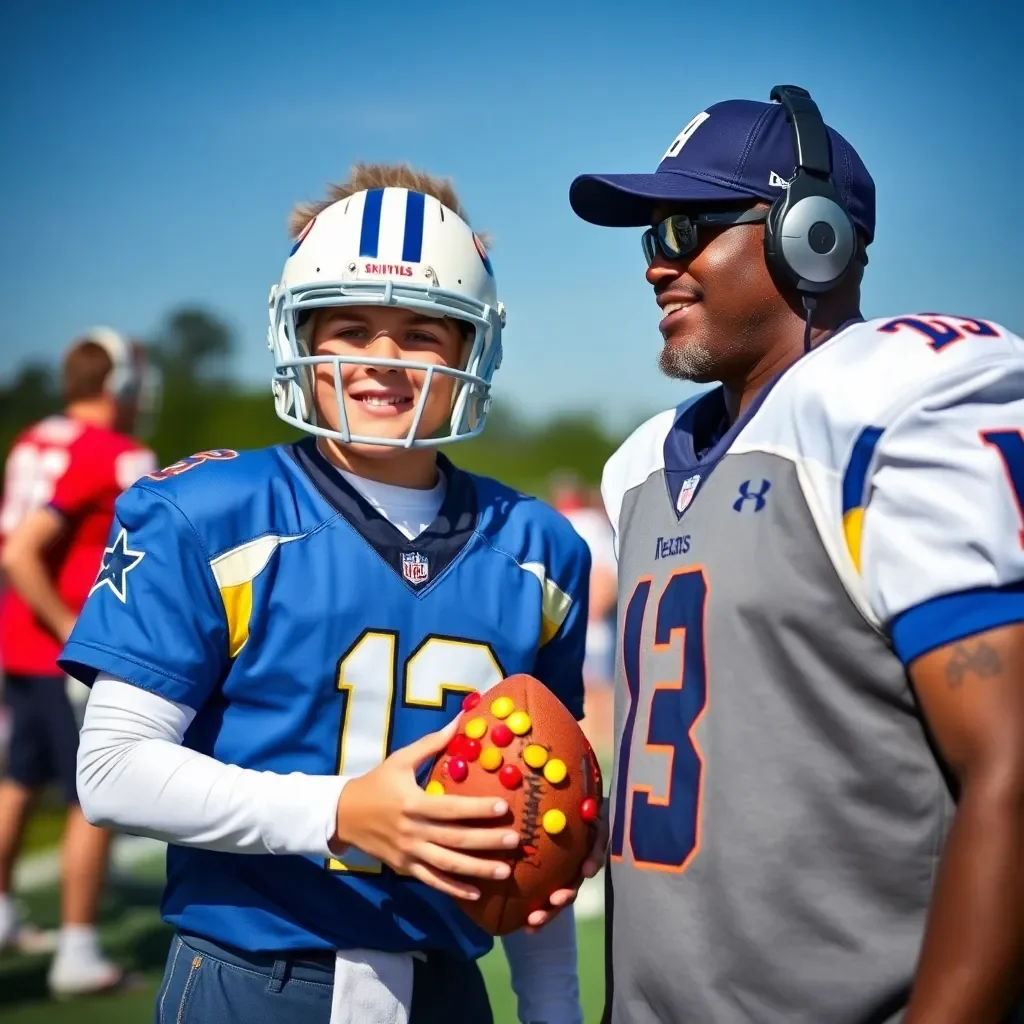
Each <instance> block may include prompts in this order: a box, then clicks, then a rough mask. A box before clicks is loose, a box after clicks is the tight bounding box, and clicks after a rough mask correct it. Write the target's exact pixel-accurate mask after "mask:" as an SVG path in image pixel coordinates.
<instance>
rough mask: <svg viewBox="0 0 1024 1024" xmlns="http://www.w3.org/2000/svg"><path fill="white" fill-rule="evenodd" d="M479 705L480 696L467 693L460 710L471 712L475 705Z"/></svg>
mask: <svg viewBox="0 0 1024 1024" xmlns="http://www.w3.org/2000/svg"><path fill="white" fill-rule="evenodd" d="M479 703H480V694H479V693H467V694H466V696H465V699H464V700H463V701H462V710H463V711H472V710H473V708H475V707H476V706H477V704H479Z"/></svg>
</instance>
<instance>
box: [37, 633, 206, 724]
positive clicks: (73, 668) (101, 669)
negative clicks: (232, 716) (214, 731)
mask: <svg viewBox="0 0 1024 1024" xmlns="http://www.w3.org/2000/svg"><path fill="white" fill-rule="evenodd" d="M57 665H58V667H59V668H60V669H61V671H63V672H66V673H67V674H68V675H69V676H73V677H74V678H75V679H78V680H79V681H80V682H83V683H85V685H86V686H92V684H93V683H95V682H96V677H97V676H99V675H101V674H102V675H108V676H113V677H114V678H115V679H120V680H123V681H124V682H126V683H131V684H132V685H133V686H138V687H140V688H141V689H143V690H148V691H149V692H150V693H155V694H156V695H157V696H158V697H163V698H165V699H166V700H172V701H174V702H175V703H176V704H184V705H185V706H186V707H190V708H192V709H193V710H194V711H198V710H199V708H198V707H197V706H196V705H197V703H198V704H201V703H202V701H198V702H197V700H196V687H195V685H194V684H193V683H191V682H189V680H187V679H181V678H179V677H178V676H174V675H170V674H168V673H167V672H166V671H163V670H161V669H158V668H155V667H154V666H152V665H147V664H146V663H145V662H142V661H138V660H136V659H135V658H126V657H125V656H124V655H122V654H119V653H118V652H117V651H112V650H110V649H109V648H107V647H102V646H100V645H99V644H88V643H82V642H80V641H77V640H71V641H69V642H68V644H67V646H65V648H64V650H63V651H62V652H61V655H60V657H59V658H58V659H57Z"/></svg>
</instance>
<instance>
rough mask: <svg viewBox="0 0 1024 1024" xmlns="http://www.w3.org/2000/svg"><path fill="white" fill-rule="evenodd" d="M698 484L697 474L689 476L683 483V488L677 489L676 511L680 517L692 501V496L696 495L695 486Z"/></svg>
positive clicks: (698, 477) (698, 475) (698, 476)
mask: <svg viewBox="0 0 1024 1024" xmlns="http://www.w3.org/2000/svg"><path fill="white" fill-rule="evenodd" d="M699 483H700V474H699V473H696V474H694V475H693V476H689V477H687V478H686V479H685V480H684V481H683V486H682V487H680V488H679V498H678V499H677V500H676V511H677V512H678V513H679V514H680V515H682V514H683V513H684V512H685V511H686V509H687V506H688V505H689V504H690V502H691V501H693V496H694V494H696V493H697V485H698V484H699Z"/></svg>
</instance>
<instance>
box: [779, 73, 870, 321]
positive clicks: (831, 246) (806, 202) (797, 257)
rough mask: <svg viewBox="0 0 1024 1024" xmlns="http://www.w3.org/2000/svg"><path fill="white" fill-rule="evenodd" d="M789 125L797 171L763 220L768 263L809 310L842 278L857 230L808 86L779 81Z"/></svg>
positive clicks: (855, 252) (781, 101)
mask: <svg viewBox="0 0 1024 1024" xmlns="http://www.w3.org/2000/svg"><path fill="white" fill-rule="evenodd" d="M770 98H771V99H772V100H773V101H778V102H779V103H781V104H782V106H783V107H785V110H786V120H787V121H788V122H789V123H790V124H791V125H792V126H793V149H794V151H795V155H796V174H795V176H794V177H793V180H792V181H791V182H790V183H789V185H788V187H786V188H784V189H783V190H782V195H780V196H779V197H778V199H776V200H775V202H774V203H772V207H771V209H770V210H769V211H768V220H767V221H766V222H765V231H764V255H765V260H766V261H767V263H768V267H769V268H770V269H771V270H772V271H774V272H775V273H776V274H778V275H780V276H781V277H782V278H784V279H785V280H787V281H789V282H791V283H792V284H793V285H794V286H795V288H796V290H797V291H798V292H799V293H800V295H801V297H802V298H803V300H804V306H805V307H807V309H808V311H810V309H812V308H813V307H814V305H815V299H814V296H817V295H820V294H822V293H823V292H827V291H830V290H831V289H833V288H835V286H836V285H837V284H838V283H839V282H840V280H842V278H843V275H844V274H845V273H846V272H847V270H849V268H850V264H851V263H852V262H853V260H854V257H855V256H856V254H857V232H856V230H855V228H854V225H853V220H852V219H851V218H850V214H849V211H848V210H847V209H846V206H845V205H844V203H843V201H842V199H841V198H840V196H839V193H838V191H837V190H836V187H835V184H834V183H833V181H832V157H831V153H830V150H829V139H828V129H827V128H826V127H825V122H824V121H823V120H822V117H821V112H820V111H819V110H818V106H817V104H816V103H815V102H814V100H812V99H811V94H810V93H809V92H808V91H807V90H806V89H801V88H800V87H799V86H796V85H777V86H775V88H774V89H772V92H771V97H770Z"/></svg>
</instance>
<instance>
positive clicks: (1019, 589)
mask: <svg viewBox="0 0 1024 1024" xmlns="http://www.w3.org/2000/svg"><path fill="white" fill-rule="evenodd" d="M1015 622H1024V583H1014V584H1013V585H1011V586H1008V587H992V588H984V589H978V590H965V591H963V592H962V593H959V594H947V595H945V596H944V597H936V598H934V599H933V600H931V601H925V602H924V604H919V605H916V606H915V607H913V608H908V609H907V611H905V612H903V613H902V614H901V615H898V616H897V617H896V618H895V619H893V622H892V627H891V633H892V642H893V646H894V647H895V648H896V653H897V654H898V655H899V657H900V660H901V661H902V662H903V664H904V665H909V664H910V663H911V662H912V661H914V659H915V658H919V657H921V655H922V654H927V653H928V652H929V651H933V650H935V649H936V648H937V647H945V646H946V644H953V643H956V642H957V641H958V640H963V639H965V638H966V637H969V636H974V635H975V634H976V633H984V632H985V631H986V630H988V629H998V628H999V627H1000V626H1009V625H1011V624H1012V623H1015Z"/></svg>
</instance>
